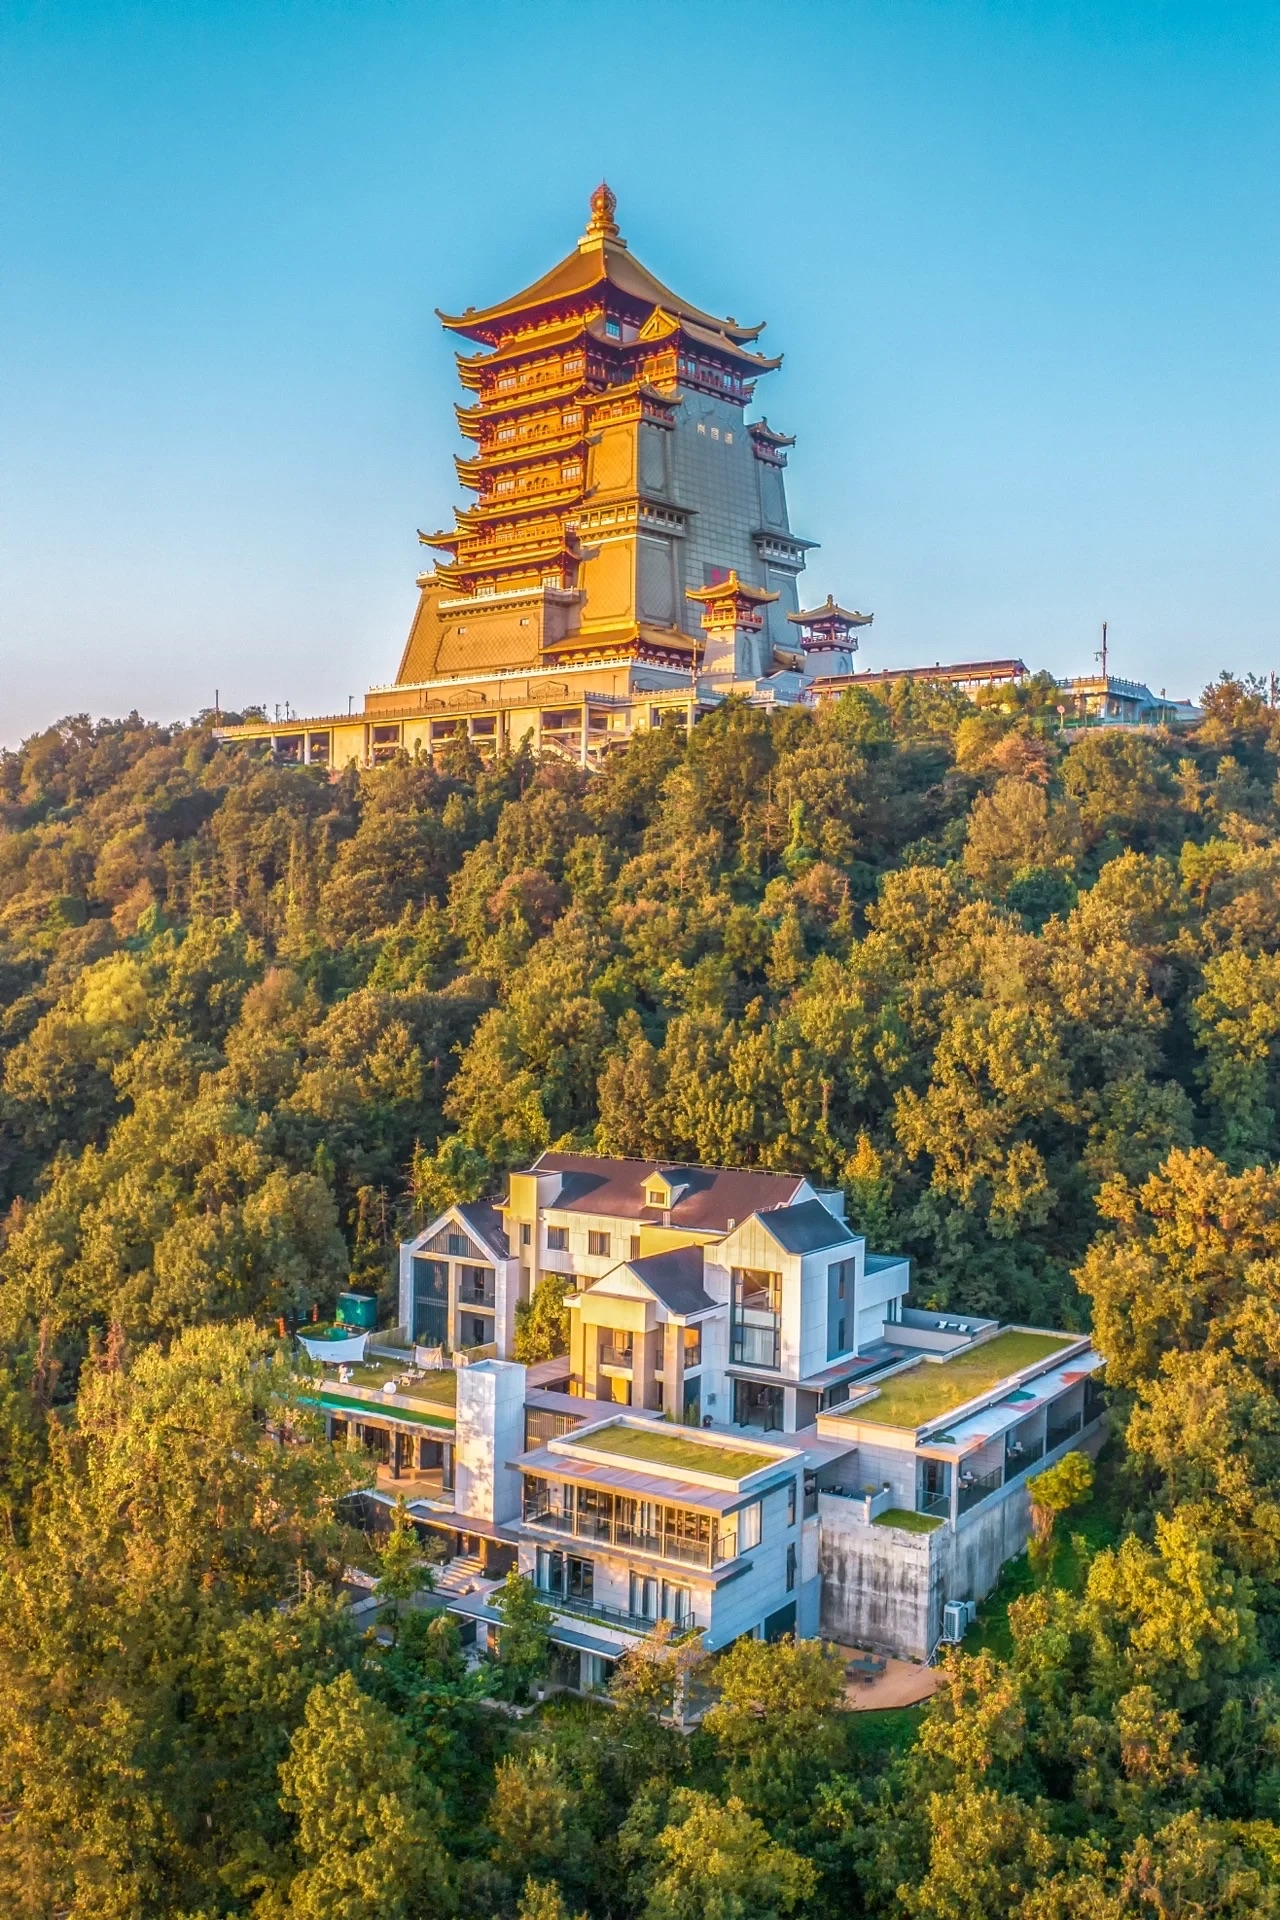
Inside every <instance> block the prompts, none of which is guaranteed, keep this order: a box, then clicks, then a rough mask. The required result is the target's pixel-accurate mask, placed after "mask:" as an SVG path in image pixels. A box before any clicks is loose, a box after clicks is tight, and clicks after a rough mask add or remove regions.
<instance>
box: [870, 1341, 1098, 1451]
mask: <svg viewBox="0 0 1280 1920" xmlns="http://www.w3.org/2000/svg"><path fill="white" fill-rule="evenodd" d="M1078 1338H1079V1336H1078V1335H1076V1334H1069V1333H1028V1332H1024V1331H1022V1330H1021V1329H1018V1328H1009V1329H1007V1330H1006V1331H1005V1332H1004V1333H998V1334H996V1335H995V1336H994V1337H993V1338H992V1339H990V1340H984V1341H983V1342H981V1343H980V1344H979V1345H978V1346H975V1347H969V1348H965V1349H964V1350H963V1351H961V1352H960V1353H956V1354H952V1355H951V1356H950V1357H949V1358H947V1359H946V1360H938V1361H931V1360H920V1361H917V1362H916V1364H915V1365H914V1366H911V1367H908V1368H906V1369H905V1370H904V1371H903V1372H902V1373H899V1374H893V1375H891V1376H890V1377H889V1379H887V1380H886V1381H885V1382H884V1384H883V1385H882V1386H881V1387H879V1388H876V1389H874V1390H872V1391H871V1392H870V1393H869V1394H868V1395H867V1396H866V1397H865V1398H863V1399H860V1400H851V1401H850V1402H849V1404H848V1406H847V1408H841V1409H840V1412H841V1415H842V1416H843V1417H845V1418H847V1419H850V1420H857V1421H859V1422H860V1423H862V1424H864V1425H867V1426H876V1427H895V1428H899V1429H901V1430H903V1431H905V1432H909V1433H911V1432H916V1431H918V1429H919V1428H921V1427H924V1426H927V1425H928V1424H929V1423H930V1421H933V1420H940V1419H942V1418H944V1417H945V1416H946V1415H947V1414H949V1413H953V1412H955V1411H956V1409H957V1408H959V1407H963V1406H967V1405H968V1404H969V1402H970V1401H973V1400H978V1399H981V1397H982V1395H983V1394H985V1393H990V1392H992V1391H993V1389H995V1388H997V1387H999V1386H1000V1385H1001V1384H1002V1383H1003V1382H1004V1381H1006V1380H1009V1379H1012V1378H1014V1377H1015V1376H1017V1375H1018V1374H1021V1373H1023V1372H1025V1371H1026V1370H1027V1369H1028V1368H1030V1367H1034V1366H1036V1365H1038V1364H1039V1363H1040V1362H1042V1361H1047V1360H1051V1359H1052V1358H1053V1356H1054V1355H1055V1354H1057V1353H1061V1352H1062V1351H1063V1349H1064V1348H1066V1347H1070V1346H1074V1345H1075V1344H1076V1343H1077V1341H1078Z"/></svg>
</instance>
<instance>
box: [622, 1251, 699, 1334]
mask: <svg viewBox="0 0 1280 1920" xmlns="http://www.w3.org/2000/svg"><path fill="white" fill-rule="evenodd" d="M627 1266H628V1269H629V1270H630V1272H632V1273H633V1274H634V1275H635V1277H636V1279H637V1280H642V1281H643V1282H644V1284H645V1286H646V1287H648V1289H649V1291H650V1292H651V1293H652V1294H654V1295H655V1297H656V1298H657V1299H659V1300H661V1302H662V1304H663V1306H664V1307H665V1308H666V1309H667V1312H668V1313H675V1314H679V1315H680V1316H681V1317H683V1316H684V1315H686V1314H691V1313H706V1312H707V1310H708V1308H710V1307H714V1306H715V1304H716V1303H715V1301H714V1300H713V1299H712V1298H711V1295H710V1294H709V1293H708V1292H707V1290H706V1288H705V1287H704V1286H703V1284H702V1248H701V1247H673V1248H672V1249H671V1250H670V1252H668V1253H648V1254H646V1255H645V1256H644V1258H643V1259H641V1260H628V1262H627Z"/></svg>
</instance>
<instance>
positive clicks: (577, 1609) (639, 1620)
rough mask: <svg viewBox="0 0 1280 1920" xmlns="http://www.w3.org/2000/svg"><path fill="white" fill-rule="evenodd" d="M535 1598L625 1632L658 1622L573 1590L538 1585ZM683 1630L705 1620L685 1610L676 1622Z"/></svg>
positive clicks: (692, 1630)
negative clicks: (560, 1590) (572, 1591)
mask: <svg viewBox="0 0 1280 1920" xmlns="http://www.w3.org/2000/svg"><path fill="white" fill-rule="evenodd" d="M538 1598H539V1599H540V1600H542V1601H543V1602H545V1604H546V1605H547V1606H549V1607H553V1608H554V1609H555V1611H556V1612H557V1613H577V1614H581V1615H582V1616H583V1617H584V1618H585V1619H589V1620H599V1621H601V1622H602V1623H603V1624H604V1625H606V1626H610V1627H621V1628H623V1629H624V1630H625V1631H626V1632H628V1633H652V1632H653V1630H654V1628H655V1627H656V1626H657V1624H658V1622H657V1621H656V1620H653V1619H650V1617H649V1616H648V1614H644V1613H628V1611H627V1609H626V1608H625V1607H607V1606H605V1605H604V1604H603V1602H601V1601H599V1600H581V1599H579V1598H578V1596H577V1595H576V1594H573V1595H571V1594H564V1593H556V1592H555V1591H554V1590H553V1589H551V1588H548V1587H540V1588H539V1589H538ZM677 1624H678V1626H679V1628H680V1631H681V1632H682V1633H695V1632H700V1631H704V1630H705V1623H704V1622H703V1621H701V1620H699V1619H698V1618H697V1617H696V1615H694V1614H692V1613H687V1614H685V1616H684V1618H683V1619H682V1620H680V1621H679V1622H678V1623H677Z"/></svg>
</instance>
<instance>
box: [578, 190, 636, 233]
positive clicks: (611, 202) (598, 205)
mask: <svg viewBox="0 0 1280 1920" xmlns="http://www.w3.org/2000/svg"><path fill="white" fill-rule="evenodd" d="M617 207H618V196H617V194H616V193H613V192H612V191H611V190H610V188H609V185H608V183H607V182H606V181H604V180H602V181H601V182H600V185H599V186H598V187H597V188H596V190H595V192H594V193H593V194H592V196H591V218H590V220H588V222H587V230H586V232H585V233H584V234H583V236H582V238H581V240H580V241H579V242H578V245H579V246H580V247H600V246H603V245H604V243H605V241H606V240H612V241H613V242H614V244H615V245H616V246H619V247H625V246H626V244H627V243H626V241H625V240H624V239H623V238H622V236H621V234H620V233H619V232H618V223H617V221H616V220H615V219H614V217H613V216H614V214H615V212H616V211H617Z"/></svg>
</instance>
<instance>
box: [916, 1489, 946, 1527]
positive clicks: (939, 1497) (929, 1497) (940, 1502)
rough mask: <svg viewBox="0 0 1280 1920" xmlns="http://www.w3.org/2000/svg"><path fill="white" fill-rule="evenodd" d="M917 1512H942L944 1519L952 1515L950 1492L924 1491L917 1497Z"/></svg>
mask: <svg viewBox="0 0 1280 1920" xmlns="http://www.w3.org/2000/svg"><path fill="white" fill-rule="evenodd" d="M916 1512H917V1513H933V1514H941V1516H942V1518H943V1519H944V1520H948V1519H950V1517H951V1495H950V1494H949V1493H922V1494H919V1495H917V1497H916Z"/></svg>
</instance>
